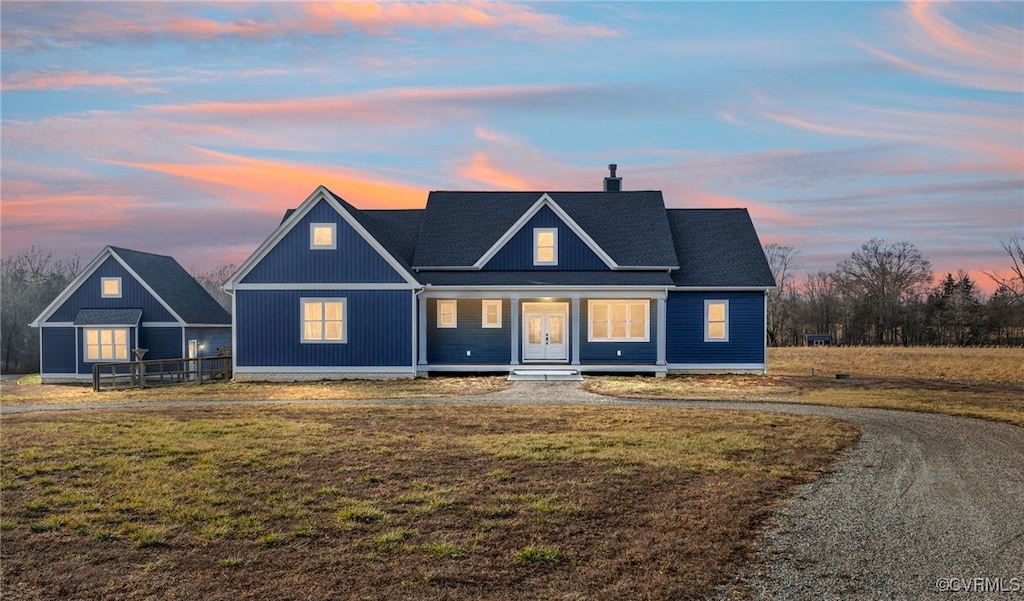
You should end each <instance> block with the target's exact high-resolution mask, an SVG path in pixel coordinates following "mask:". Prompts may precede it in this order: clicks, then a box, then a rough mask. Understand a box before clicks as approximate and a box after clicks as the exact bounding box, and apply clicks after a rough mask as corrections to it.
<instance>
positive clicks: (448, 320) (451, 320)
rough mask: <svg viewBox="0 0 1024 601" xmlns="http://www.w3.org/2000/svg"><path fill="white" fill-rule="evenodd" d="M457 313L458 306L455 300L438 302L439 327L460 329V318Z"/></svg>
mask: <svg viewBox="0 0 1024 601" xmlns="http://www.w3.org/2000/svg"><path fill="white" fill-rule="evenodd" d="M457 313H458V304H457V303H456V302H455V300H454V299H451V300H439V301H437V327H439V328H456V327H458V323H459V317H458V315H457Z"/></svg>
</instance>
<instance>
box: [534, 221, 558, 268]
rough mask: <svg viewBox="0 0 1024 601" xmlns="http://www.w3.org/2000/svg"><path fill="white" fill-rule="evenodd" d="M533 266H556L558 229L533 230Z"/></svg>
mask: <svg viewBox="0 0 1024 601" xmlns="http://www.w3.org/2000/svg"><path fill="white" fill-rule="evenodd" d="M533 264H534V265H558V228H553V227H538V228H534V230H533Z"/></svg>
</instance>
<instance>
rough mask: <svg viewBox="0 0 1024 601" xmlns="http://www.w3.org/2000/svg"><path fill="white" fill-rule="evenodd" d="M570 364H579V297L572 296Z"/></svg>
mask: <svg viewBox="0 0 1024 601" xmlns="http://www.w3.org/2000/svg"><path fill="white" fill-rule="evenodd" d="M572 364H573V365H579V364H580V297H578V296H574V297H572Z"/></svg>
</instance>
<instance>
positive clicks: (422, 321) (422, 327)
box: [417, 294, 427, 365]
mask: <svg viewBox="0 0 1024 601" xmlns="http://www.w3.org/2000/svg"><path fill="white" fill-rule="evenodd" d="M419 301H420V302H419V319H418V320H417V321H418V325H419V339H420V340H419V342H420V353H419V354H420V357H419V364H420V365H426V364H427V298H426V297H425V296H423V294H420V298H419Z"/></svg>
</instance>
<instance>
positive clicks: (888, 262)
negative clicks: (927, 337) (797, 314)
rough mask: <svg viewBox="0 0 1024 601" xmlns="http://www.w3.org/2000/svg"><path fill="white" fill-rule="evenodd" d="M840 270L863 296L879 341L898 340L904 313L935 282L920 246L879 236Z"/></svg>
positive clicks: (848, 284)
mask: <svg viewBox="0 0 1024 601" xmlns="http://www.w3.org/2000/svg"><path fill="white" fill-rule="evenodd" d="M836 273H837V277H838V278H839V279H840V281H841V282H843V284H844V285H845V286H846V287H847V290H848V291H849V292H850V293H851V294H855V295H857V296H858V297H859V299H860V306H861V308H862V309H863V311H864V314H863V318H864V320H865V322H866V323H867V324H870V326H871V328H872V329H873V334H874V336H873V337H874V342H875V343H876V344H882V343H885V342H890V343H895V342H897V336H898V334H899V329H900V327H899V326H900V323H899V320H900V317H901V313H902V312H903V310H904V309H905V308H906V307H907V306H908V305H909V304H910V303H911V302H912V301H916V300H917V299H919V298H920V297H921V295H922V294H924V293H925V292H926V290H927V287H928V285H929V284H930V283H931V281H932V265H931V262H929V261H928V259H926V258H924V255H922V254H921V251H919V250H918V249H917V247H915V246H914V245H913V244H911V243H910V242H894V243H891V244H890V243H888V242H886V241H885V240H879V239H877V238H872V239H871V240H870V241H869V242H868V243H867V244H864V245H862V246H861V247H860V250H857V251H854V252H853V254H851V255H850V257H849V258H848V259H846V260H844V261H842V262H841V263H839V265H838V266H837V269H836ZM904 325H905V324H904ZM905 329H906V328H904V330H905ZM905 341H906V340H905V336H904V342H905Z"/></svg>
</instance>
